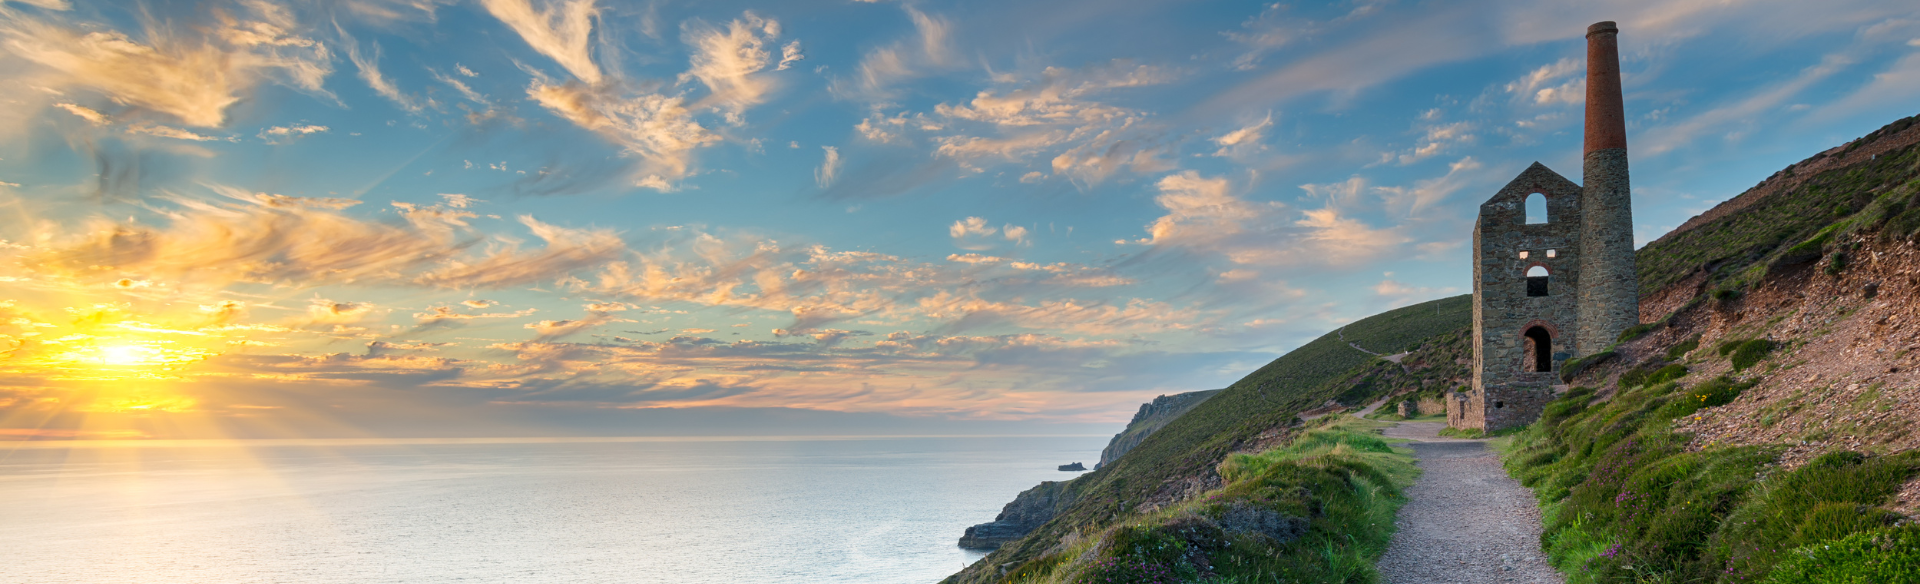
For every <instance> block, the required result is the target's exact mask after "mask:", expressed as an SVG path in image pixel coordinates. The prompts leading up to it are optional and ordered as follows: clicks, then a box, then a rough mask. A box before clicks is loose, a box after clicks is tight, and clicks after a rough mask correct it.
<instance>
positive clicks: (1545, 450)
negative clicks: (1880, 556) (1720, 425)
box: [1503, 341, 1920, 584]
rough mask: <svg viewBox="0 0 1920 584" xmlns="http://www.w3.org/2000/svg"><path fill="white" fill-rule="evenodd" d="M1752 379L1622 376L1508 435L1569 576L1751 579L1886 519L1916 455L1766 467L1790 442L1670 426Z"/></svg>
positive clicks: (1915, 468) (1512, 461) (1547, 538)
mask: <svg viewBox="0 0 1920 584" xmlns="http://www.w3.org/2000/svg"><path fill="white" fill-rule="evenodd" d="M1748 342H1749V341H1737V342H1734V343H1729V344H1728V345H1729V346H1728V347H1727V348H1726V349H1725V350H1724V351H1723V353H1724V354H1727V355H1729V356H1733V355H1738V354H1740V350H1741V348H1742V347H1744V346H1746V344H1747V343H1748ZM1662 369H1664V368H1662ZM1659 371H1660V370H1655V371H1653V372H1651V373H1648V375H1647V376H1648V377H1649V378H1651V377H1653V376H1654V375H1657V374H1658V372H1659ZM1752 385H1753V382H1751V381H1739V380H1736V379H1733V378H1730V377H1725V376H1722V377H1718V378H1715V379H1711V380H1708V381H1705V382H1702V383H1699V384H1696V385H1693V386H1691V387H1689V386H1685V385H1682V384H1681V383H1678V382H1677V381H1676V380H1674V379H1667V380H1664V381H1661V382H1658V383H1650V384H1646V385H1644V386H1632V387H1630V386H1627V385H1626V384H1625V383H1622V386H1621V388H1620V389H1619V390H1618V391H1617V392H1616V395H1614V396H1613V397H1612V398H1611V399H1610V400H1607V401H1603V402H1595V401H1593V396H1594V395H1595V393H1596V392H1595V390H1593V389H1591V388H1586V387H1581V388H1575V389H1574V390H1572V391H1569V392H1568V393H1567V394H1566V395H1565V396H1562V397H1561V398H1560V399H1558V400H1555V401H1554V402H1552V403H1550V404H1548V405H1547V407H1546V408H1545V410H1544V412H1543V413H1542V415H1541V417H1540V419H1539V420H1538V421H1536V422H1535V423H1534V424H1532V425H1531V426H1529V427H1528V428H1527V430H1526V431H1525V432H1523V433H1521V434H1520V435H1518V436H1516V437H1514V439H1513V441H1512V442H1511V443H1509V444H1508V445H1507V446H1506V448H1505V449H1504V452H1503V458H1504V460H1505V461H1506V465H1507V470H1508V472H1509V473H1511V474H1512V475H1513V476H1514V478H1516V479H1518V480H1519V481H1520V482H1521V484H1524V485H1526V486H1528V487H1531V488H1533V489H1534V493H1535V495H1536V496H1537V497H1539V499H1540V502H1541V505H1542V507H1543V518H1544V521H1545V524H1544V527H1545V529H1544V532H1543V533H1542V535H1541V546H1542V549H1543V550H1544V551H1545V552H1546V554H1547V557H1548V560H1549V561H1550V562H1551V563H1552V564H1553V565H1554V566H1555V567H1557V568H1559V569H1560V570H1561V571H1562V572H1564V573H1565V574H1566V575H1567V581H1568V582H1569V583H1571V584H1590V583H1600V582H1715V583H1732V582H1754V581H1757V580H1758V579H1759V578H1761V577H1764V576H1766V575H1767V574H1768V573H1769V572H1770V571H1771V570H1773V568H1774V566H1775V565H1777V564H1780V563H1781V562H1782V561H1783V560H1784V559H1786V558H1787V555H1788V552H1789V551H1791V550H1794V549H1796V548H1802V547H1804V546H1807V545H1810V544H1815V543H1819V542H1826V541H1833V540H1839V539H1843V538H1846V537H1849V536H1851V535H1852V534H1856V533H1862V532H1869V531H1876V530H1881V529H1884V528H1886V527H1887V526H1889V525H1891V522H1892V520H1893V518H1894V517H1895V515H1893V514H1892V513H1891V512H1889V511H1887V510H1886V509H1883V508H1880V507H1879V505H1883V504H1886V503H1887V502H1888V499H1889V498H1890V497H1891V495H1893V493H1894V492H1895V491H1897V490H1898V489H1899V487H1900V485H1901V484H1903V483H1904V482H1905V481H1906V480H1908V479H1909V478H1912V477H1914V476H1916V475H1920V452H1909V453H1901V454H1896V455H1889V456H1879V457H1870V456H1866V455H1863V454H1859V453H1852V452H1841V453H1834V454H1829V455H1826V456H1823V457H1821V458H1819V459H1816V460H1815V461H1813V462H1811V463H1809V464H1808V465H1807V466H1805V467H1803V468H1800V469H1797V470H1795V471H1793V472H1782V473H1776V474H1773V475H1771V476H1767V473H1766V471H1767V469H1768V468H1770V467H1771V466H1772V465H1773V463H1774V461H1775V460H1776V459H1777V458H1778V456H1779V454H1780V453H1781V452H1783V451H1784V450H1785V448H1784V447H1783V446H1747V447H1739V448H1726V447H1709V448H1706V449H1704V450H1694V449H1690V448H1689V441H1690V440H1689V437H1688V436H1686V435H1683V434H1678V433H1675V432H1673V430H1672V422H1673V420H1676V419H1679V418H1683V417H1687V416H1691V415H1692V414H1693V413H1694V412H1696V411H1698V410H1700V409H1701V408H1706V407H1714V406H1717V405H1724V404H1726V403H1729V402H1731V401H1733V400H1734V399H1735V398H1737V397H1738V396H1739V395H1740V393H1741V392H1742V391H1745V390H1746V389H1748V388H1749V387H1751V386H1752Z"/></svg>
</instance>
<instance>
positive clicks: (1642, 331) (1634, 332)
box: [1617, 322, 1660, 343]
mask: <svg viewBox="0 0 1920 584" xmlns="http://www.w3.org/2000/svg"><path fill="white" fill-rule="evenodd" d="M1657 328H1660V323H1657V322H1649V323H1645V324H1636V325H1633V326H1630V327H1627V330H1624V331H1620V338H1619V340H1618V341H1617V342H1621V343H1624V342H1627V341H1631V340H1634V339H1637V338H1640V337H1644V336H1647V333H1650V332H1653V330H1654V329H1657Z"/></svg>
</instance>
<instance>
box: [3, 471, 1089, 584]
mask: <svg viewBox="0 0 1920 584" xmlns="http://www.w3.org/2000/svg"><path fill="white" fill-rule="evenodd" d="M1104 444H1105V439H1104V438H1097V437H1047V438H1006V437H994V438H887V439H840V440H835V439H828V440H821V439H800V440H765V439H747V440H679V441H671V440H636V441H616V442H557V443H428V444H418V443H403V444H391V443H389V444H364V443H352V444H343V443H307V444H277V445H271V446H263V445H260V444H257V443H256V444H252V445H249V446H246V447H240V448H236V447H231V446H207V445H186V446H178V445H176V446H159V447H155V446H143V447H84V448H47V447H45V446H44V445H36V446H33V447H26V448H21V447H17V446H15V445H8V444H0V550H4V554H5V556H4V557H5V561H4V567H0V581H5V582H19V583H69V582H71V583H89V584H92V583H98V582H142V583H146V582H152V583H171V582H183V583H184V582H193V583H202V582H208V583H243V582H282V583H317V582H342V583H344V582H352V583H370V582H408V583H426V582H512V583H516V584H533V583H547V582H556V583H557V582H569V583H573V582H639V583H653V582H672V583H683V582H684V583H707V582H726V583H762V582H765V583H787V582H791V583H808V584H814V583H838V582H850V583H851V582H873V583H889V584H891V583H913V582H921V583H930V582H935V581H938V580H939V579H940V578H943V577H945V576H946V575H948V574H950V573H953V572H954V571H956V570H958V569H959V568H961V567H962V566H963V565H964V564H967V563H971V562H972V561H974V560H975V559H977V558H978V557H979V555H978V554H973V553H969V552H966V551H963V550H961V549H959V548H957V547H955V545H954V540H955V539H957V538H958V537H959V536H960V533H961V531H962V530H964V529H965V528H966V526H968V525H971V524H974V523H979V522H983V521H989V520H991V519H993V515H994V514H995V513H997V512H999V509H1000V506H1001V505H1004V504H1005V503H1006V502H1007V501H1009V500H1011V499H1012V498H1013V495H1014V494H1015V493H1017V492H1019V491H1021V490H1024V489H1026V488H1028V487H1032V486H1033V485H1034V484H1036V483H1038V482H1039V481H1042V480H1061V479H1065V478H1070V477H1072V476H1075V475H1077V474H1078V473H1065V472H1059V471H1056V470H1053V467H1054V466H1055V465H1058V464H1063V463H1067V462H1073V461H1082V462H1085V463H1087V464H1088V465H1089V466H1091V464H1092V463H1093V462H1094V461H1096V460H1098V459H1099V452H1100V448H1101V447H1102V446H1103V445H1104Z"/></svg>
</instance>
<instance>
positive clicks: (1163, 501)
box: [946, 295, 1472, 583]
mask: <svg viewBox="0 0 1920 584" xmlns="http://www.w3.org/2000/svg"><path fill="white" fill-rule="evenodd" d="M1471 301H1472V297H1471V296H1469V295H1462V296H1455V297H1452V298H1446V299H1441V300H1435V301H1431V302H1426V303H1422V304H1416V305H1413V306H1409V307H1406V308H1400V309H1397V310H1392V311H1388V312H1385V313H1381V314H1378V315H1375V316H1372V317H1369V318H1366V319H1362V320H1360V321H1356V322H1354V323H1352V324H1349V325H1347V326H1346V327H1344V329H1343V331H1335V332H1330V333H1327V334H1326V335H1323V336H1321V337H1320V338H1318V339H1315V340H1314V341H1312V342H1309V343H1307V344H1306V345H1303V346H1301V347H1300V348H1298V349H1295V350H1293V351H1292V352H1289V353H1287V354H1286V355H1284V356H1281V357H1280V358H1278V359H1275V360H1274V361H1273V362H1271V363H1268V364H1267V365H1266V366H1264V367H1261V368H1260V369H1259V370H1256V371H1254V372H1253V373H1251V374H1249V375H1247V376H1246V377H1244V378H1242V379H1240V380H1239V381H1237V382H1235V383H1233V384H1232V385H1230V386H1228V387H1227V388H1226V389H1224V390H1221V391H1220V393H1218V394H1216V395H1214V396H1213V397H1211V398H1209V399H1207V400H1206V401H1204V402H1201V403H1200V404H1199V405H1198V406H1195V407H1194V408H1193V409H1192V410H1189V411H1188V412H1187V413H1186V414H1184V415H1182V416H1180V417H1179V418H1177V419H1175V420H1174V421H1173V422H1172V423H1169V424H1168V425H1167V426H1166V427H1164V428H1161V429H1160V431H1158V432H1155V433H1153V434H1152V435H1151V436H1149V437H1148V438H1147V439H1146V440H1145V441H1143V442H1141V443H1140V445H1139V446H1137V447H1135V448H1134V449H1133V450H1132V451H1130V452H1128V453H1127V454H1126V455H1125V456H1122V457H1120V458H1119V459H1118V460H1115V461H1113V463H1112V464H1110V465H1107V466H1105V467H1103V468H1101V469H1100V470H1097V471H1094V472H1091V473H1087V474H1085V475H1082V476H1080V477H1078V478H1076V479H1074V480H1072V481H1069V482H1067V483H1065V484H1064V485H1062V486H1061V488H1060V491H1059V493H1060V495H1057V496H1059V497H1061V499H1056V500H1069V501H1071V503H1070V504H1068V505H1066V506H1065V508H1064V509H1063V510H1061V511H1060V513H1059V514H1058V515H1057V516H1056V517H1054V518H1053V520H1051V521H1049V522H1047V523H1046V524H1044V525H1042V526H1040V527H1039V528H1037V529H1035V530H1034V531H1033V532H1032V533H1030V534H1028V535H1027V536H1026V537H1024V538H1021V539H1019V540H1016V541H1013V542H1010V543H1008V544H1006V545H1003V546H1001V547H1000V549H999V550H997V551H995V552H993V553H992V554H989V555H988V556H987V557H985V558H982V559H981V560H980V561H978V562H976V563H974V564H973V565H972V566H969V567H967V569H966V570H964V571H962V572H960V573H959V574H955V575H954V576H952V577H949V578H948V579H947V580H946V582H952V583H975V582H997V581H1001V579H1002V578H1003V574H1002V572H1001V569H1002V568H1003V567H1015V566H1019V565H1022V564H1025V563H1028V562H1032V561H1034V560H1037V559H1040V558H1041V557H1042V556H1043V555H1045V554H1046V553H1047V552H1048V551H1049V550H1052V549H1055V548H1056V546H1060V545H1061V544H1062V543H1063V541H1072V540H1075V539H1077V537H1078V536H1077V534H1081V533H1091V532H1095V531H1098V530H1100V529H1102V528H1104V527H1107V526H1110V525H1113V524H1115V523H1118V522H1124V521H1125V520H1127V519H1129V518H1131V517H1134V516H1137V515H1138V514H1142V513H1150V512H1152V511H1155V510H1158V509H1161V508H1162V507H1165V506H1167V505H1170V504H1173V503H1177V502H1180V501H1183V500H1186V499H1188V498H1191V497H1193V496H1194V495H1198V494H1200V493H1202V492H1205V491H1207V490H1210V489H1215V488H1219V487H1221V486H1223V485H1224V484H1225V483H1226V481H1225V480H1224V479H1223V477H1221V476H1220V474H1219V473H1218V472H1217V469H1218V468H1219V467H1220V464H1221V463H1222V462H1223V461H1225V460H1226V459H1227V457H1228V455H1229V454H1231V453H1234V452H1259V451H1262V450H1266V449H1267V448H1269V447H1273V446H1277V445H1280V444H1283V443H1285V442H1287V441H1288V439H1289V438H1291V437H1292V435H1293V434H1294V432H1293V431H1292V429H1293V428H1294V427H1295V425H1296V422H1297V417H1296V416H1297V415H1298V414H1299V413H1300V412H1302V411H1305V410H1308V409H1311V408H1314V407H1318V406H1321V405H1323V404H1325V403H1326V402H1327V401H1328V400H1335V401H1338V402H1340V403H1343V404H1347V405H1357V404H1360V403H1363V402H1365V401H1368V400H1371V399H1374V398H1376V397H1379V396H1383V395H1386V394H1387V393H1389V392H1393V391H1401V390H1410V389H1417V388H1423V387H1428V386H1440V385H1447V384H1454V383H1457V382H1458V380H1459V379H1461V378H1462V377H1463V376H1464V374H1465V371H1466V366H1465V365H1463V364H1461V361H1460V359H1461V358H1462V357H1464V356H1465V353H1464V351H1465V350H1467V349H1466V347H1467V343H1466V339H1467V336H1468V335H1467V331H1468V319H1469V318H1470V316H1471V315H1472V307H1471ZM1343 335H1344V337H1345V340H1344V341H1343V340H1341V337H1342V336H1343ZM1348 342H1353V343H1357V344H1359V345H1360V346H1363V347H1368V348H1369V349H1370V350H1374V351H1380V352H1383V353H1395V352H1399V351H1402V350H1411V354H1410V355H1408V357H1407V358H1406V359H1403V360H1402V363H1403V364H1405V367H1403V366H1402V365H1401V364H1395V363H1392V362H1389V361H1385V360H1383V359H1380V358H1378V357H1376V356H1374V355H1369V354H1367V353H1364V352H1361V351H1359V350H1356V349H1354V348H1353V347H1351V346H1349V345H1348V344H1347V343H1348Z"/></svg>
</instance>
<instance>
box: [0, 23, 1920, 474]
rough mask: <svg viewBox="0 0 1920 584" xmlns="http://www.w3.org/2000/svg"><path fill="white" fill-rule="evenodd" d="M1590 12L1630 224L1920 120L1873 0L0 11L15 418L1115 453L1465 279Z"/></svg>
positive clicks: (229, 432)
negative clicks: (1011, 439) (1093, 447)
mask: <svg viewBox="0 0 1920 584" xmlns="http://www.w3.org/2000/svg"><path fill="white" fill-rule="evenodd" d="M1601 20H1614V21H1617V22H1618V23H1619V27H1620V30H1621V32H1620V36H1619V44H1620V48H1621V49H1620V50H1621V61H1622V75H1623V79H1624V86H1625V104H1626V108H1627V114H1628V122H1627V128H1628V142H1629V151H1630V153H1631V157H1632V171H1633V181H1634V183H1633V206H1634V210H1635V226H1634V227H1635V233H1636V239H1637V243H1642V244H1643V243H1645V242H1646V241H1648V240H1650V239H1653V238H1655V237H1658V236H1659V235H1661V234H1663V233H1665V232H1666V231H1668V230H1670V229H1672V228H1673V227H1674V226H1676V225H1679V224H1680V223H1681V222H1683V221H1685V220H1686V219H1687V218H1689V217H1691V216H1693V215H1695V214H1698V213H1700V212H1701V211H1704V210H1706V209H1708V208H1710V207H1712V206H1713V205H1714V204H1715V203H1717V202H1719V201H1722V200H1725V199H1727V198H1729V197H1731V196H1733V195H1736V194H1738V193H1739V192H1740V191H1742V190H1744V189H1745V188H1747V187H1749V186H1752V185H1753V184H1755V183H1757V182H1759V181H1760V180H1762V179H1764V178H1765V177H1767V176H1768V175H1770V174H1772V173H1773V172H1774V171H1776V170H1779V169H1780V168H1783V167H1785V166H1786V165H1788V164H1791V163H1793V162H1795V161H1798V160H1800V159H1803V158H1805V157H1807V156H1810V155H1812V154H1814V153H1817V152H1819V151H1821V150H1825V149H1827V148H1830V147H1832V146H1835V145H1839V144H1841V143H1843V142H1845V141H1846V140H1849V139H1852V138H1855V137H1858V136H1860V135H1863V134H1865V133H1867V132H1870V131H1872V130H1874V129H1876V128H1878V127H1880V126H1881V125H1883V124H1886V123H1888V122H1891V121H1893V120H1895V119H1898V118H1900V117H1904V116H1908V115H1913V114H1915V113H1920V112H1916V111H1915V110H1916V109H1920V108H1917V107H1916V106H1920V19H1916V13H1915V12H1914V11H1913V10H1912V7H1911V6H1909V5H1906V3H1903V2H1892V1H1886V0H1868V1H1860V0H1851V1H1850V0H1835V1H1830V2H1818V3H1815V2H1804V1H1797V0H1775V1H1765V0H1750V1H1724V0H1678V1H1675V0H1658V1H1622V2H1595V1H1589V0H1580V1H1573V0H1548V1H1539V0H1530V1H1524V2H1517V1H1496V0H1461V1H1448V2H1394V1H1384V0H1383V1H1349V2H1331V3H1293V4H1256V3H1245V2H1173V1H1146V0H1090V1H1073V0H1061V1H1050V2H1031V1H1000V0H977V1H971V2H934V1H924V2H920V1H915V2H894V1H847V0H833V1H811V0H794V1H786V2H758V3H755V2H730V1H706V2H693V3H676V2H665V1H656V2H622V1H616V0H555V1H542V0H338V1H326V2H286V3H281V2H275V1H273V0H240V1H236V2H228V1H221V0H196V1H191V2H186V1H181V2H174V1H166V0H155V1H148V2H120V1H114V2H107V1H93V0H0V216H4V217H5V218H4V219H3V220H0V439H61V438H83V439H85V438H220V437H400V436H406V437H419V436H452V437H457V436H568V435H661V434H768V433H773V434H858V433H882V434H886V433H893V434H938V433H1021V432H1030V433H1055V432H1112V431H1115V430H1117V429H1118V428H1119V426H1120V425H1122V424H1124V423H1125V422H1126V420H1127V419H1128V418H1129V417H1130V416H1131V414H1132V413H1133V411H1134V410H1135V409H1137V408H1138V406H1139V404H1140V403H1141V402H1143V401H1147V400H1150V399H1152V398H1153V397H1154V396H1155V395H1160V394H1167V393H1177V392H1183V391H1193V390H1201V389H1214V388H1219V387H1224V386H1226V385H1227V384H1229V383H1231V382H1232V381H1234V380H1235V379H1238V378H1239V377H1241V376H1242V375H1245V374H1246V373H1248V372H1251V371H1252V370H1253V369H1255V368H1257V367H1259V366H1260V365H1263V364H1265V363H1266V362H1268V361H1270V360H1272V359H1273V358H1275V357H1277V356H1279V355H1280V354H1283V353H1284V352H1286V351H1287V350H1290V349H1292V348H1294V347H1297V346H1299V345H1300V344H1302V343H1304V342H1306V341H1308V340H1311V339H1312V338H1314V337H1317V336H1319V335H1321V334H1324V333H1326V332H1329V331H1332V330H1334V329H1336V328H1338V327H1339V326H1341V325H1342V324H1343V323H1346V322H1351V321H1353V320H1356V319H1359V318H1364V317H1366V316H1368V315H1371V314H1375V313H1378V312H1380V311H1383V310H1386V309H1390V308H1393V307H1398V306H1404V305H1408V304H1412V303H1416V302H1420V301H1425V300H1430V299H1435V298H1441V297H1447V296H1452V295H1457V294H1463V293H1467V292H1470V291H1471V284H1470V282H1469V276H1470V273H1471V272H1470V266H1469V261H1468V254H1469V252H1470V251H1471V249H1470V248H1471V246H1470V245H1469V236H1470V233H1471V230H1472V224H1473V218H1474V214H1475V213H1476V210H1477V207H1478V205H1479V203H1481V202H1482V201H1484V200H1485V199H1486V197H1489V196H1491V195H1492V194H1493V192H1495V191H1496V190H1498V189H1499V188H1500V187H1501V186H1502V185H1504V184H1505V183H1506V182H1507V181H1508V180H1510V179H1511V178H1513V177H1514V176H1515V175H1516V174H1518V173H1519V172H1520V171H1521V170H1522V169H1524V168H1526V166H1527V165H1529V164H1530V163H1532V162H1534V161H1540V162H1542V163H1544V164H1546V165H1547V166H1549V167H1551V168H1554V169H1556V170H1557V171H1559V172H1560V173H1561V174H1563V175H1565V176H1567V177H1568V178H1570V179H1573V180H1574V181H1576V182H1578V181H1579V180H1580V177H1579V167H1580V165H1579V155H1580V154H1579V153H1580V124H1581V121H1582V113H1581V111H1582V110H1581V108H1582V107H1583V100H1584V91H1585V90H1584V80H1583V76H1584V65H1585V60H1584V55H1585V39H1584V37H1583V35H1584V33H1585V30H1586V27H1587V25H1588V24H1591V23H1593V22H1597V21H1601ZM1385 349H1390V348H1387V347H1382V348H1378V349H1377V350H1385Z"/></svg>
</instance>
